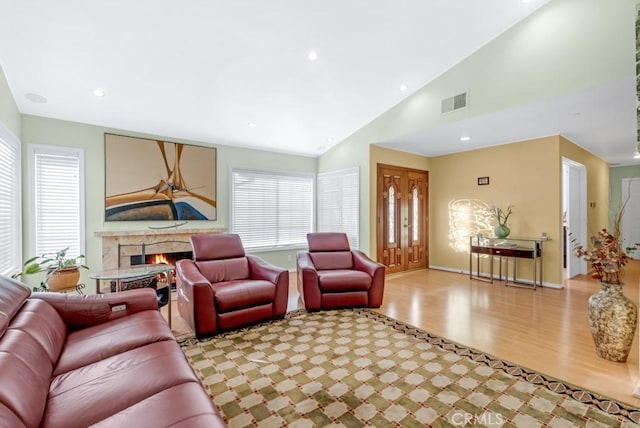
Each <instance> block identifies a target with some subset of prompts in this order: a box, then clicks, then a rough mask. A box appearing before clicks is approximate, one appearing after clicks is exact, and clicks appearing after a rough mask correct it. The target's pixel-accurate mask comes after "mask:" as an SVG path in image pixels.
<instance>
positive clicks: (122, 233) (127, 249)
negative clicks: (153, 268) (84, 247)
mask: <svg viewBox="0 0 640 428" xmlns="http://www.w3.org/2000/svg"><path fill="white" fill-rule="evenodd" d="M225 232H227V229H224V228H206V229H205V228H198V229H195V228H194V229H178V228H170V229H136V230H101V231H98V232H95V236H97V237H100V238H102V269H103V270H106V269H115V268H118V267H124V266H130V264H131V256H136V255H140V254H141V250H142V245H143V244H144V245H145V247H146V253H147V254H155V253H157V254H160V253H174V252H183V251H191V243H190V240H189V239H190V238H191V236H192V235H201V234H205V233H225Z"/></svg>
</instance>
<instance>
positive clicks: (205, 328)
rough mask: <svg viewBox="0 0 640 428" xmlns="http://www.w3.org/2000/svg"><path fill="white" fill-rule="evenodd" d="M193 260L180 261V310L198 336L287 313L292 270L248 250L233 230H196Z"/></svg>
mask: <svg viewBox="0 0 640 428" xmlns="http://www.w3.org/2000/svg"><path fill="white" fill-rule="evenodd" d="M191 247H192V250H193V260H187V259H183V260H178V262H177V263H176V289H177V293H178V311H179V312H180V315H181V316H182V318H184V319H185V321H187V323H188V324H189V326H190V327H191V328H192V329H193V331H194V332H195V334H196V336H197V337H198V338H202V337H206V336H211V335H213V334H215V333H217V332H219V331H222V330H230V329H234V328H238V327H242V326H246V325H249V324H254V323H257V322H261V321H266V320H270V319H274V318H283V317H284V315H285V313H286V312H287V300H288V298H289V272H288V271H287V270H286V269H282V268H279V267H276V266H273V265H271V264H269V263H267V262H265V261H264V260H262V259H261V258H259V257H257V256H253V255H245V253H244V248H243V246H242V241H241V240H240V237H239V236H238V235H236V234H233V233H216V234H204V235H193V236H192V237H191Z"/></svg>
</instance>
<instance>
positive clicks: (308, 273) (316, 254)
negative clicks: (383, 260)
mask: <svg viewBox="0 0 640 428" xmlns="http://www.w3.org/2000/svg"><path fill="white" fill-rule="evenodd" d="M307 242H308V243H309V251H308V252H305V251H301V252H299V253H298V255H297V271H298V290H299V292H300V297H301V298H302V300H303V301H304V306H305V308H306V309H307V310H308V311H317V310H320V309H336V308H346V307H357V306H364V307H369V308H377V307H379V306H380V305H381V304H382V295H383V294H384V265H382V264H380V263H376V262H374V261H373V260H371V259H370V258H369V257H367V255H366V254H364V253H363V252H362V251H359V250H352V249H351V248H349V241H348V239H347V235H346V234H344V233H309V234H308V235H307Z"/></svg>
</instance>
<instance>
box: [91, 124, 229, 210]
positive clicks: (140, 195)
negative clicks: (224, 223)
mask: <svg viewBox="0 0 640 428" xmlns="http://www.w3.org/2000/svg"><path fill="white" fill-rule="evenodd" d="M104 149H105V157H104V158H105V195H106V196H105V221H137V220H141V221H148V220H170V221H179V220H215V219H216V217H217V203H216V149H215V148H213V147H203V146H196V145H191V144H183V143H172V142H168V141H162V140H151V139H146V138H136V137H129V136H124V135H115V134H106V133H105V135H104Z"/></svg>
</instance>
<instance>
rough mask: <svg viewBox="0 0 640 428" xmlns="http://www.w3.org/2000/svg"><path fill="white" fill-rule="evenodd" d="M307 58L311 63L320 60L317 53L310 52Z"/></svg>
mask: <svg viewBox="0 0 640 428" xmlns="http://www.w3.org/2000/svg"><path fill="white" fill-rule="evenodd" d="M307 58H309V61H315V60H317V59H318V52H316V51H309V55H307Z"/></svg>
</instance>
